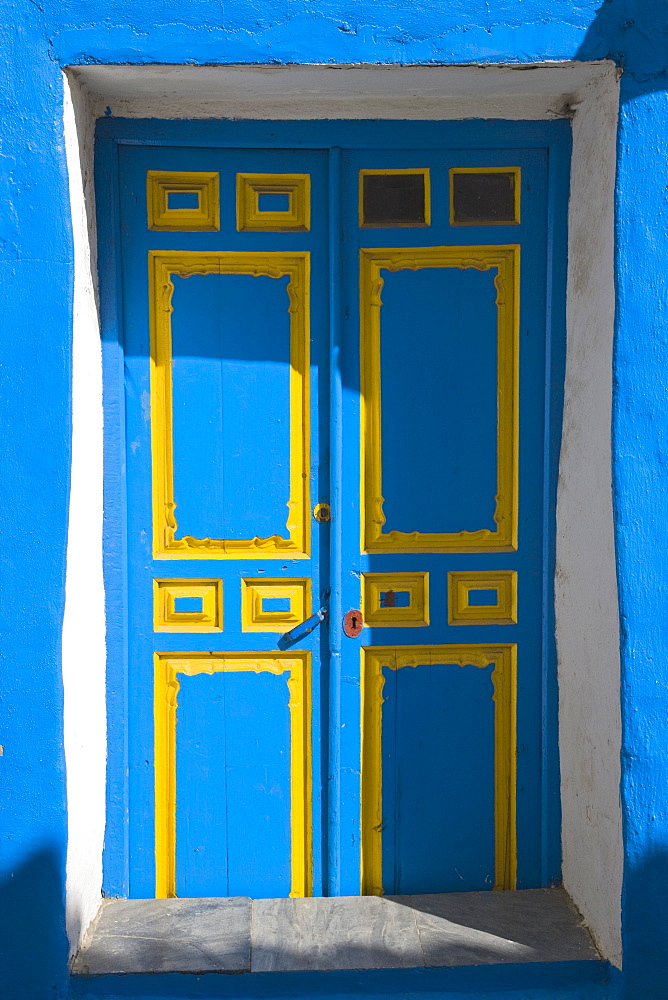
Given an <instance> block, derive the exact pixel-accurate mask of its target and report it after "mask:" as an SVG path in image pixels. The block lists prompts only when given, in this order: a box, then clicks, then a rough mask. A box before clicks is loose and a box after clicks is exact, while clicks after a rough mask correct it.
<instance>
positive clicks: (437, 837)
mask: <svg viewBox="0 0 668 1000" xmlns="http://www.w3.org/2000/svg"><path fill="white" fill-rule="evenodd" d="M490 673H491V667H488V668H485V669H482V670H480V669H476V668H475V667H464V668H462V667H459V666H453V665H450V664H431V665H427V666H420V667H417V668H415V669H410V668H403V669H401V670H396V671H394V670H387V669H386V670H385V671H384V676H385V688H384V692H383V693H384V698H385V701H384V705H383V828H384V831H387V835H386V836H384V837H383V877H384V880H385V882H386V883H389V884H391V885H392V886H393V890H392V891H393V892H395V893H400V894H402V895H411V894H415V893H425V892H426V893H429V892H473V891H476V890H481V889H490V888H491V887H492V886H493V885H494V882H495V875H494V833H495V831H494V738H493V735H494V718H493V714H494V713H493V702H492V682H491V679H490Z"/></svg>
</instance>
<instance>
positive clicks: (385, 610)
mask: <svg viewBox="0 0 668 1000" xmlns="http://www.w3.org/2000/svg"><path fill="white" fill-rule="evenodd" d="M406 593H407V594H408V601H407V602H406V605H405V606H404V607H402V606H401V602H399V603H397V595H399V594H406ZM362 617H363V618H364V624H365V625H379V626H384V625H388V626H394V625H428V624H429V574H428V573H363V574H362Z"/></svg>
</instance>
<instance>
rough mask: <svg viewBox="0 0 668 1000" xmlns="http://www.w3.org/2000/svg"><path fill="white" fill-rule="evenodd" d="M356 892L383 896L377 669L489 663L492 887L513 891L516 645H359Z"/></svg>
mask: <svg viewBox="0 0 668 1000" xmlns="http://www.w3.org/2000/svg"><path fill="white" fill-rule="evenodd" d="M361 656H362V707H361V715H362V722H361V731H362V757H361V777H360V784H361V796H362V804H361V832H362V845H361V846H362V850H361V871H360V893H361V895H363V896H382V895H383V769H382V760H383V758H382V750H383V747H382V732H383V730H382V725H383V687H384V684H385V677H384V676H383V668H386V669H389V670H401V669H402V668H403V667H414V668H419V667H420V666H422V665H427V664H453V665H455V666H459V667H467V666H471V667H479V668H481V669H484V668H485V667H487V666H488V665H489V664H493V667H494V669H493V671H492V684H493V690H494V694H493V698H494V831H495V848H494V856H495V885H494V888H495V889H514V888H515V883H516V875H517V829H516V823H517V820H516V786H517V763H516V755H517V646H516V645H515V644H514V643H499V644H496V645H486V644H479V643H475V644H469V645H443V646H392V647H379V646H375V647H363V648H362V651H361Z"/></svg>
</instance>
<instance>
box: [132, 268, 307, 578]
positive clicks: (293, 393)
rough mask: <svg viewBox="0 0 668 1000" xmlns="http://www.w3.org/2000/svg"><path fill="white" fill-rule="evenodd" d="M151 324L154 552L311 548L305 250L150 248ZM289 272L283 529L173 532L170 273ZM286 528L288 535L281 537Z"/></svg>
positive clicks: (271, 552)
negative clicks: (197, 534)
mask: <svg viewBox="0 0 668 1000" xmlns="http://www.w3.org/2000/svg"><path fill="white" fill-rule="evenodd" d="M148 263H149V291H150V300H149V322H150V329H151V452H152V461H153V555H154V558H156V559H238V558H240V557H241V556H250V557H258V558H262V559H282V558H284V557H285V556H286V555H289V556H291V557H292V558H298V559H299V558H307V557H308V555H309V550H310V500H309V474H310V463H309V454H310V451H309V449H310V427H309V412H310V411H309V405H310V400H309V345H310V340H309V337H310V333H309V314H310V306H309V275H310V257H309V253H308V251H295V252H286V253H283V252H266V253H264V252H262V253H259V252H246V253H242V252H239V253H237V252H236V251H227V250H212V251H206V252H204V251H198V250H171V251H162V250H151V251H149V262H148ZM191 274H249V275H266V276H267V277H270V278H280V277H282V276H284V275H285V276H288V277H289V279H290V280H289V282H288V285H287V311H288V312H289V314H290V493H289V496H288V497H287V498H286V501H287V502H286V507H287V510H288V515H287V518H286V525H285V527H286V535H285V536H284V535H271V536H270V537H269V538H258V537H255V538H246V539H237V538H234V539H229V538H194V537H193V536H191V535H185V536H184V537H183V538H177V537H176V534H177V531H178V522H177V516H176V502H175V500H174V454H173V433H172V325H171V324H172V295H173V294H174V283H173V282H172V276H173V275H177V276H179V277H181V278H187V277H188V276H189V275H191ZM286 536H287V537H286Z"/></svg>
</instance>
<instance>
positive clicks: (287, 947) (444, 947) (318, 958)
mask: <svg viewBox="0 0 668 1000" xmlns="http://www.w3.org/2000/svg"><path fill="white" fill-rule="evenodd" d="M581 961H600V956H599V955H598V953H597V951H596V948H595V947H594V945H593V942H592V940H591V938H590V937H589V934H588V932H587V930H586V928H585V927H584V925H583V923H582V919H581V917H580V915H579V914H578V912H577V911H576V909H575V908H574V907H573V905H572V904H571V902H570V900H569V898H568V896H567V895H566V893H565V892H564V891H563V889H560V888H555V889H524V890H518V891H514V892H470V893H445V894H437V895H423V896H341V897H330V898H315V897H313V898H309V899H253V900H251V899H248V898H246V897H235V898H231V899H109V900H104V901H103V904H102V907H101V909H100V913H99V915H98V917H97V919H96V920H95V922H94V924H93V926H92V928H91V930H90V931H89V933H88V935H87V937H86V940H85V942H84V945H83V947H82V948H81V950H80V952H79V954H78V955H77V957H76V959H75V961H74V965H73V970H72V971H73V974H74V975H78V976H103V975H131V974H135V975H136V974H138V973H139V974H141V973H168V972H181V973H193V974H195V973H197V974H201V973H208V972H211V973H234V974H240V973H259V972H307V971H311V972H314V971H332V970H364V969H407V968H410V969H416V968H443V967H450V968H453V967H456V966H471V965H497V964H510V963H528V962H581Z"/></svg>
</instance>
